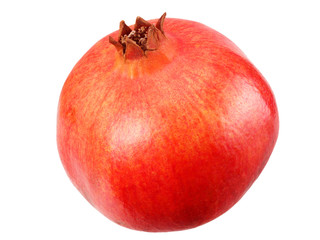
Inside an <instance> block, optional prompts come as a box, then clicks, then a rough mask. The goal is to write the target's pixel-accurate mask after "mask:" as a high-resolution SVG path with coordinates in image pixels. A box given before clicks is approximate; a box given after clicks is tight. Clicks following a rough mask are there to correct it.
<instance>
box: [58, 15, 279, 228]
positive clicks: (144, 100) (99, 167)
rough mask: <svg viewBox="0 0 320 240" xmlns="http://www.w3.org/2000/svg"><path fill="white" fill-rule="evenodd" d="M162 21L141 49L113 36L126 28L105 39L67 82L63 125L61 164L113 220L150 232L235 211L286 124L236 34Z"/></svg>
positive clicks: (62, 97)
mask: <svg viewBox="0 0 320 240" xmlns="http://www.w3.org/2000/svg"><path fill="white" fill-rule="evenodd" d="M149 22H150V23H151V24H154V25H155V24H156V23H157V20H151V21H149ZM163 28H164V35H165V38H163V39H161V40H159V43H160V44H159V46H158V47H157V49H156V50H152V51H151V50H150V51H145V52H144V53H143V54H142V55H139V54H140V53H139V54H135V53H134V52H133V53H130V55H129V54H128V55H127V58H125V57H124V55H123V51H122V49H120V47H119V48H118V49H117V48H116V47H115V46H114V45H113V44H110V39H109V38H110V36H111V37H112V38H113V39H117V37H118V36H119V32H118V31H116V32H114V33H112V34H110V35H108V36H106V37H105V38H103V39H101V40H100V41H99V42H97V43H96V44H95V45H94V46H93V47H92V48H91V49H90V50H89V51H88V52H87V53H86V54H85V55H84V56H83V57H82V58H81V59H80V61H79V62H78V63H77V64H76V66H75V67H74V68H73V70H72V71H71V73H70V75H69V76H68V78H67V80H66V82H65V84H64V86H63V89H62V92H61V95H60V100H59V106H58V122H57V143H58V150H59V154H60V158H61V161H62V163H63V166H64V168H65V170H66V172H67V174H68V176H69V177H70V179H71V181H72V182H73V184H74V185H75V186H76V188H77V189H78V190H79V191H80V192H81V193H82V195H83V196H84V197H85V198H86V199H87V200H88V201H89V202H90V203H91V204H92V205H93V206H94V207H95V208H97V209H98V210H99V211H100V212H101V213H103V214H104V215H105V216H106V217H108V218H109V219H111V220H112V221H114V222H116V223H118V224H120V225H122V226H125V227H128V228H131V229H136V230H142V231H152V232H159V231H177V230H184V229H189V228H194V227H197V226H199V225H202V224H204V223H207V222H209V221H211V220H213V219H215V218H216V217H218V216H220V215H221V214H223V213H224V212H225V211H227V210H228V209H230V208H231V207H232V206H233V205H234V204H235V203H236V202H237V201H238V200H239V199H240V198H241V197H242V196H243V194H244V193H245V192H246V191H247V190H248V189H249V188H250V186H251V185H252V183H253V182H254V181H255V180H256V178H257V177H258V176H259V174H260V173H261V171H262V170H263V168H264V166H265V164H266V163H267V161H268V159H269V157H270V155H271V153H272V150H273V148H274V145H275V143H276V140H277V136H278V128H279V117H278V111H277V106H276V102H275V99H274V96H273V93H272V91H271V89H270V87H269V85H268V84H267V82H266V80H265V79H264V78H263V76H262V75H261V74H260V72H259V71H258V70H257V69H256V68H255V67H254V66H253V65H252V64H251V62H250V61H249V60H248V59H247V57H246V56H245V55H244V54H243V53H242V51H241V50H240V49H239V48H237V47H236V45H235V44H234V43H232V42H231V41H230V40H228V39H227V38H226V37H224V36H223V35H221V34H220V33H218V32H216V31H215V30H213V29H211V28H209V27H207V26H205V25H203V24H200V23H197V22H193V21H187V20H181V19H174V18H169V19H166V20H165V21H164V23H163ZM131 29H133V27H131ZM119 49H120V50H119ZM131 54H133V55H131ZM130 56H131V57H130ZM132 56H134V57H132Z"/></svg>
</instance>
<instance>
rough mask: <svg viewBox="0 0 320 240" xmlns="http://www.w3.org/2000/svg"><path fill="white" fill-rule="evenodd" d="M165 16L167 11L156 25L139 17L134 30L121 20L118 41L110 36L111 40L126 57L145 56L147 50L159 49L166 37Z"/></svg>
mask: <svg viewBox="0 0 320 240" xmlns="http://www.w3.org/2000/svg"><path fill="white" fill-rule="evenodd" d="M165 17H166V13H164V14H163V15H162V16H161V17H160V18H159V20H158V21H157V23H156V25H154V24H151V23H149V22H148V21H146V20H144V19H143V18H141V17H137V18H136V23H135V25H134V29H133V30H132V29H131V28H130V27H129V26H127V25H126V23H125V22H124V21H123V20H122V21H121V22H120V28H119V36H118V41H116V40H115V39H114V38H113V37H111V36H109V42H110V43H111V44H113V45H114V46H115V48H116V49H117V51H118V52H119V53H120V54H122V55H123V56H124V57H125V59H127V58H137V57H141V56H145V53H146V51H154V50H157V49H158V48H159V46H160V42H161V41H162V40H163V39H165V34H164V31H163V23H164V19H165Z"/></svg>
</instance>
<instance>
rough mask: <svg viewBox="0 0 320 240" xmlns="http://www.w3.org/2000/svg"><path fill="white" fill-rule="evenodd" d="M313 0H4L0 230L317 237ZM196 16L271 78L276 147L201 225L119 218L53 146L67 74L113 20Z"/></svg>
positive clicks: (318, 85) (0, 234) (318, 134)
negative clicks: (91, 199) (229, 201)
mask: <svg viewBox="0 0 320 240" xmlns="http://www.w3.org/2000/svg"><path fill="white" fill-rule="evenodd" d="M317 2H318V1H307V0H305V1H245V0H242V1H238V0H235V1H202V0H196V1H175V0H170V1H166V0H162V1H143V0H136V1H127V0H121V1H106V0H105V1H92V0H91V1H86V2H85V1H31V0H29V1H1V3H0V35H1V37H0V81H1V83H0V114H1V117H0V123H1V124H0V141H1V143H0V146H1V147H0V239H4V240H6V239H140V240H142V239H247V240H249V239H293V238H295V239H320V234H319V231H320V230H317V227H319V226H320V218H319V215H320V207H319V204H320V193H319V191H320V186H319V185H320V174H319V170H320V155H319V148H320V127H319V123H320V107H319V105H320V94H319V93H320V73H319V72H320V58H319V55H320V47H319V44H320V7H319V6H318V5H317ZM165 11H166V12H167V16H168V17H175V18H183V19H190V20H194V21H198V22H202V23H204V24H206V25H208V26H210V27H212V28H214V29H216V30H218V31H219V32H221V33H222V34H224V35H226V36H227V37H228V38H230V39H231V40H232V41H234V42H235V43H236V44H237V45H238V46H239V47H240V48H241V49H242V50H243V51H244V52H245V53H246V55H247V56H248V57H249V59H250V60H251V61H252V62H253V63H254V64H255V65H256V67H257V68H258V69H259V70H260V71H261V72H262V74H263V75H264V76H265V77H266V79H267V80H268V82H269V84H270V85H271V87H272V89H273V91H274V93H275V96H276V100H277V103H278V108H279V113H280V134H279V138H278V142H277V145H276V148H275V150H274V152H273V154H272V156H271V158H270V161H269V163H268V164H267V166H266V168H265V169H264V171H263V173H262V174H261V176H260V177H259V179H258V180H257V181H256V182H255V184H254V185H253V186H252V188H251V189H250V190H249V191H248V192H247V194H246V195H245V196H244V197H243V198H242V199H241V200H240V201H239V202H238V203H237V204H236V205H235V206H234V207H233V208H232V209H231V210H229V211H228V212H227V213H225V214H224V215H222V216H221V217H219V218H218V219H216V220H214V221H212V222H210V223H208V224H205V225H203V226H200V227H198V228H195V229H192V230H187V231H181V232H172V233H156V234H155V233H145V232H138V231H133V230H129V229H126V228H124V227H120V226H118V225H116V224H114V223H113V222H111V221H109V220H108V219H107V218H105V217H104V216H103V215H102V214H100V213H99V212H98V211H96V210H95V209H94V208H93V207H92V206H91V205H90V204H89V203H88V202H87V201H86V200H85V199H84V198H83V197H82V196H81V195H80V193H79V192H78V191H77V190H76V189H75V188H74V187H73V185H72V184H71V182H70V181H69V179H68V177H67V175H66V174H65V172H64V169H63V167H62V164H61V163H60V159H59V156H58V152H57V147H56V111H57V104H58V98H59V94H60V91H61V88H62V86H63V83H64V81H65V79H66V78H67V76H68V74H69V72H70V71H71V69H72V67H73V66H74V65H75V63H76V62H77V61H78V60H79V59H80V57H81V56H82V55H83V54H84V53H85V52H86V51H87V50H88V49H89V48H90V47H91V46H92V45H93V44H94V43H95V42H97V41H98V40H99V39H101V38H102V37H104V36H105V35H107V34H109V33H111V32H113V31H115V30H117V28H118V25H119V22H120V20H122V19H124V20H126V22H127V23H128V24H133V23H134V21H135V17H136V16H138V15H140V16H142V17H143V18H145V19H152V18H158V17H160V16H161V14H162V13H163V12H165Z"/></svg>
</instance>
